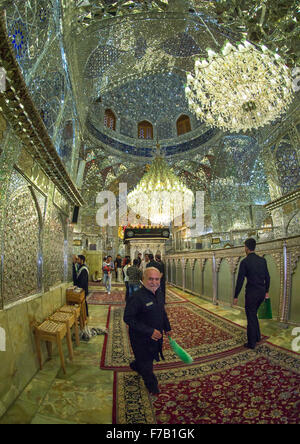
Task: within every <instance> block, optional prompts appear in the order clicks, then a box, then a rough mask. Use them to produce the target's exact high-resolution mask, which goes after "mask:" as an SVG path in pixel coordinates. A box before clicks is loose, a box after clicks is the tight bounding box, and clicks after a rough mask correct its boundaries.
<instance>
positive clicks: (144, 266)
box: [140, 253, 149, 273]
mask: <svg viewBox="0 0 300 444" xmlns="http://www.w3.org/2000/svg"><path fill="white" fill-rule="evenodd" d="M148 264H149V254H148V253H145V256H144V260H142V263H141V265H140V268H141V270H142V272H143V273H144V272H145V270H146V267H147V265H148Z"/></svg>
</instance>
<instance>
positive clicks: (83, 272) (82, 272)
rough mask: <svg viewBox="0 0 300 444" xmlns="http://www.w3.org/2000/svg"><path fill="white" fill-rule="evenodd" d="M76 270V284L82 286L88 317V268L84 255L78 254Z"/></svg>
mask: <svg viewBox="0 0 300 444" xmlns="http://www.w3.org/2000/svg"><path fill="white" fill-rule="evenodd" d="M78 265H79V266H78V271H77V277H76V281H75V282H76V285H77V287H79V288H83V290H84V294H85V306H86V315H87V317H89V309H88V303H87V296H88V294H89V269H88V267H87V265H86V263H85V256H83V255H82V254H80V255H79V256H78Z"/></svg>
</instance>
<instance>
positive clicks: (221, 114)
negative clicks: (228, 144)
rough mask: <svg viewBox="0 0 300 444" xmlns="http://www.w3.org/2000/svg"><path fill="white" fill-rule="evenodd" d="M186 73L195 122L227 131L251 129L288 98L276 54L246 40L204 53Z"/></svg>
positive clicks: (286, 75) (286, 78)
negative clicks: (205, 56) (193, 68)
mask: <svg viewBox="0 0 300 444" xmlns="http://www.w3.org/2000/svg"><path fill="white" fill-rule="evenodd" d="M207 52H208V57H207V59H204V60H199V59H196V61H195V74H194V75H192V74H191V73H189V74H188V75H187V86H186V88H185V94H186V97H187V100H188V103H189V108H190V110H191V111H192V112H194V113H195V114H196V116H197V118H198V119H200V120H203V121H204V122H205V123H207V124H208V125H210V126H215V127H218V128H221V129H223V130H226V131H230V132H239V131H245V132H246V131H247V130H250V129H254V128H255V129H257V128H259V127H262V126H264V125H266V124H268V123H270V122H272V121H274V120H276V119H277V118H278V117H279V116H280V115H281V114H282V113H284V112H285V111H286V109H287V107H288V105H289V104H290V103H291V101H292V98H293V89H292V78H291V75H290V72H289V69H288V68H287V66H285V65H284V63H283V61H282V59H281V58H280V56H279V55H278V54H274V53H273V52H271V51H269V50H268V48H266V47H265V46H261V50H258V49H257V48H256V47H255V46H254V45H252V44H251V43H249V42H248V41H246V40H245V41H243V42H241V43H239V44H237V46H234V45H232V44H231V43H229V42H227V43H226V44H225V45H224V46H223V48H222V50H221V53H220V54H217V53H215V52H214V51H212V50H210V49H208V50H207Z"/></svg>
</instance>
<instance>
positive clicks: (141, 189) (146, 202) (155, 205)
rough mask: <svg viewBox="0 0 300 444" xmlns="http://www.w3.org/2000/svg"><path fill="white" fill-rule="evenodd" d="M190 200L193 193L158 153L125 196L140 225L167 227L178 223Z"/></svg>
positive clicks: (187, 208)
mask: <svg viewBox="0 0 300 444" xmlns="http://www.w3.org/2000/svg"><path fill="white" fill-rule="evenodd" d="M193 202H194V195H193V192H192V191H191V190H189V189H188V188H187V187H186V186H185V185H184V184H183V183H181V182H180V180H179V179H178V178H177V177H176V175H175V174H174V173H173V171H172V170H171V169H170V168H169V166H168V165H167V163H166V162H165V160H164V159H163V158H162V157H161V156H160V155H157V156H156V157H155V159H154V161H153V163H152V164H151V166H150V168H149V170H148V171H147V172H146V174H145V175H144V176H143V177H142V179H141V181H140V182H139V183H138V185H137V186H136V188H135V189H134V190H133V191H132V192H131V193H129V194H128V196H127V205H128V207H129V208H130V209H131V210H132V213H133V214H134V215H135V217H136V218H137V220H138V221H139V222H140V223H141V224H142V225H143V224H144V225H162V226H168V225H169V224H170V223H171V222H172V221H174V220H176V219H177V221H175V224H176V225H182V214H186V212H187V211H190V210H191V208H192V205H193ZM131 222H132V221H131ZM176 222H177V223H176ZM135 223H137V221H135Z"/></svg>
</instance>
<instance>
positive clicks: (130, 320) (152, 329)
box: [124, 268, 171, 395]
mask: <svg viewBox="0 0 300 444" xmlns="http://www.w3.org/2000/svg"><path fill="white" fill-rule="evenodd" d="M124 322H125V323H126V324H127V325H128V326H129V337H130V343H131V346H132V350H133V353H134V357H135V360H134V361H133V362H131V363H130V368H131V369H132V370H134V371H136V372H138V373H139V374H140V375H141V376H142V378H143V380H144V383H145V386H146V388H147V390H148V391H149V392H150V393H151V394H152V395H156V394H158V393H159V387H158V381H157V378H156V376H155V375H154V373H153V360H156V361H159V360H160V357H161V358H162V359H164V357H163V353H162V347H163V332H165V333H166V335H168V336H170V334H171V326H170V322H169V319H168V316H167V313H166V311H165V306H164V301H163V297H162V294H161V290H160V272H159V270H157V268H147V269H146V270H145V272H144V275H143V286H142V287H141V288H140V289H139V290H138V291H137V292H135V294H134V297H130V298H129V299H128V301H127V304H126V307H125V312H124Z"/></svg>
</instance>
